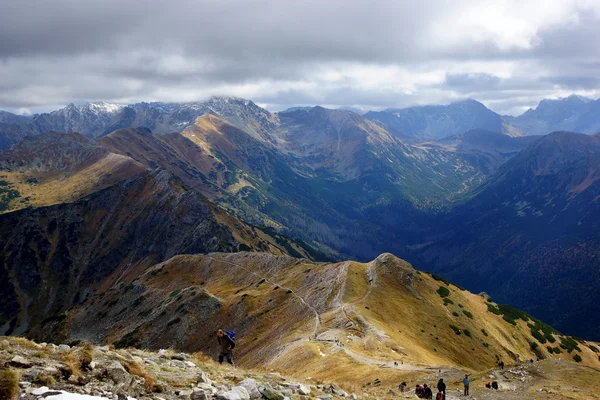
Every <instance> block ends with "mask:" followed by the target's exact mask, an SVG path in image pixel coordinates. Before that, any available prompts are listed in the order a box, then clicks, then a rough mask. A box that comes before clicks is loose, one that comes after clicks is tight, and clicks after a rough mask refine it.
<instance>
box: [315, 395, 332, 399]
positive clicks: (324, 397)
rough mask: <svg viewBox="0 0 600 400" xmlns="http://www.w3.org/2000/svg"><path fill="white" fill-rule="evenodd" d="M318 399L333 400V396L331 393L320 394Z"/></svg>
mask: <svg viewBox="0 0 600 400" xmlns="http://www.w3.org/2000/svg"><path fill="white" fill-rule="evenodd" d="M317 399H319V400H331V399H333V396H332V395H330V394H322V395H320V396H317Z"/></svg>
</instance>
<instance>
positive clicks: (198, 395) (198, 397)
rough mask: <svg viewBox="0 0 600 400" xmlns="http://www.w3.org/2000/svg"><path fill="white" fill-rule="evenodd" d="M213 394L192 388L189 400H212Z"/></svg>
mask: <svg viewBox="0 0 600 400" xmlns="http://www.w3.org/2000/svg"><path fill="white" fill-rule="evenodd" d="M212 395H213V393H211V392H207V391H205V390H204V389H201V388H194V389H193V392H192V395H191V396H190V398H191V400H209V399H212Z"/></svg>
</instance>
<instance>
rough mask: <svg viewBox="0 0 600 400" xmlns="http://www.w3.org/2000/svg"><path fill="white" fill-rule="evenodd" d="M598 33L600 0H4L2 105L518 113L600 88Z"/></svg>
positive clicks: (0, 9) (20, 108)
mask: <svg viewBox="0 0 600 400" xmlns="http://www.w3.org/2000/svg"><path fill="white" fill-rule="evenodd" d="M413 3H414V4H413ZM598 38H600V1H597V0H555V1H550V0H539V1H538V0H535V1H527V0H514V1H513V0H492V1H482V0H472V1H471V0H447V1H446V0H420V1H419V2H412V1H400V0H378V1H362V0H360V1H359V0H319V1H313V0H306V1H301V0H295V1H287V0H272V1H236V0H215V1H212V0H202V1H191V0H181V1H177V0H170V1H152V0H145V1H139V0H138V1H124V0H118V1H117V0H103V1H92V0H72V1H66V0H17V1H13V0H3V1H2V4H1V6H0V109H5V110H9V111H13V112H14V111H16V112H39V111H46V110H51V109H55V108H58V107H61V106H64V105H66V104H68V103H70V102H74V103H82V102H85V101H107V102H115V103H132V102H138V101H173V102H183V101H193V100H203V99H205V98H207V97H209V96H211V95H232V96H239V97H244V98H249V99H252V100H254V101H255V102H257V103H259V104H261V105H264V106H266V107H267V108H269V109H271V110H279V109H283V108H286V107H289V106H294V105H314V104H321V105H329V106H357V107H361V108H364V109H380V108H386V107H402V106H409V105H415V104H428V103H448V102H451V101H453V100H457V99H462V98H466V97H471V98H475V99H477V100H480V101H482V102H483V103H484V104H486V105H487V106H488V107H490V108H492V109H493V110H495V111H497V112H499V113H510V114H518V113H521V112H522V111H524V109H526V108H528V107H535V106H536V105H537V103H538V101H539V100H541V99H542V98H556V97H564V96H567V95H569V94H571V93H577V94H582V95H587V96H590V97H593V98H597V97H600V74H599V73H598V72H599V71H600V46H599V45H598Z"/></svg>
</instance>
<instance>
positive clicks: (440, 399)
mask: <svg viewBox="0 0 600 400" xmlns="http://www.w3.org/2000/svg"><path fill="white" fill-rule="evenodd" d="M435 400H446V396H445V395H444V393H442V392H438V394H437V395H436V396H435Z"/></svg>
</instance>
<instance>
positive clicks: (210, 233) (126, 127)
mask: <svg viewBox="0 0 600 400" xmlns="http://www.w3.org/2000/svg"><path fill="white" fill-rule="evenodd" d="M542 103H543V102H542ZM552 104H554V105H553V107H555V109H567V108H569V107H571V108H573V107H575V106H576V107H579V106H580V105H581V104H584V105H587V106H586V107H590V108H588V110H593V108H592V106H593V104H595V101H591V100H589V101H588V100H585V99H580V98H573V97H570V98H567V99H563V100H560V101H555V102H554V103H552ZM573 104H575V106H573ZM545 107H546V106H544V107H542V104H540V106H538V109H540V108H541V110H540V114H539V115H540V116H539V117H538V119H542V118H543V115H544V114H543V113H541V111H543V109H544V108H545ZM561 107H562V108H561ZM582 107H583V106H582ZM407 110H408V109H404V110H395V111H390V110H388V111H385V112H381V113H377V114H372V113H367V114H365V115H364V116H361V115H359V114H356V113H354V112H352V111H348V110H330V109H326V108H323V107H312V108H308V109H307V108H299V109H292V110H287V111H285V112H281V113H270V112H269V111H267V110H265V109H263V108H261V107H259V106H257V105H256V104H255V103H253V102H252V101H249V100H243V99H235V98H212V99H210V100H209V101H207V102H198V103H187V104H171V103H139V104H134V105H130V106H113V105H109V104H87V105H84V106H73V105H71V106H68V107H67V108H65V109H62V110H59V111H56V112H54V113H50V114H41V115H36V116H33V117H29V118H27V119H26V121H25V120H24V119H23V118H17V119H16V120H15V119H11V118H12V117H10V116H9V115H4V114H3V117H2V118H3V120H2V121H6V122H2V123H1V124H0V129H2V130H0V132H2V134H3V135H4V136H3V138H9V140H5V141H4V142H3V145H4V147H8V146H9V145H10V146H12V147H11V149H10V150H5V151H3V152H2V153H0V212H4V214H3V215H1V216H0V230H2V235H3V236H2V237H3V242H2V243H1V245H2V249H3V250H2V252H1V255H2V258H1V261H2V265H3V269H2V271H1V273H2V274H3V277H2V280H3V281H5V282H6V283H5V284H4V286H3V287H2V289H1V290H2V292H3V293H4V294H5V295H6V296H8V297H11V298H13V299H14V302H11V303H10V304H8V303H7V306H6V307H5V308H4V309H3V310H0V312H1V313H3V314H2V319H1V320H0V321H2V324H0V325H2V327H3V330H4V332H18V333H20V332H24V331H27V330H28V329H31V327H33V326H35V325H36V324H39V323H40V322H41V321H43V320H44V319H46V318H49V317H52V316H56V315H57V314H60V313H61V312H63V311H65V310H68V309H70V308H71V307H73V306H74V305H76V304H77V300H78V299H81V298H82V297H85V296H84V295H85V293H88V292H90V291H92V290H93V289H94V288H95V287H96V286H97V285H98V284H99V282H100V281H101V280H104V279H107V277H109V276H110V277H113V279H114V280H113V281H106V282H109V283H107V284H110V285H113V284H115V282H121V281H123V282H128V281H131V280H134V279H136V277H137V276H138V275H139V274H141V273H143V271H145V269H146V268H148V267H150V266H151V265H154V264H156V263H160V262H162V261H165V260H167V259H168V258H170V257H172V256H175V255H177V254H180V253H190V252H192V253H195V252H200V253H204V252H210V251H227V252H237V251H240V250H254V251H267V252H271V253H275V254H283V255H291V256H294V257H305V258H308V259H312V260H342V259H346V258H352V259H357V260H359V261H366V260H372V259H375V258H376V257H377V256H378V255H379V254H380V253H383V252H392V253H394V254H396V255H398V256H401V257H403V258H406V259H408V260H409V261H412V262H414V263H415V265H420V266H421V267H422V268H426V269H429V270H432V271H434V272H436V273H438V274H441V275H444V276H448V277H450V278H452V279H454V280H455V281H456V282H457V283H459V284H461V285H463V286H465V287H466V288H468V289H471V290H475V291H481V290H485V291H487V292H490V293H491V294H492V295H493V296H494V298H496V299H499V301H504V302H509V301H510V303H511V304H514V305H518V306H519V307H522V308H524V309H525V310H527V311H529V312H531V313H532V314H533V315H534V316H536V317H540V318H543V319H544V320H545V321H548V322H549V323H551V324H552V325H554V326H556V327H557V328H558V329H559V330H561V331H564V332H568V333H570V334H575V335H578V336H582V337H586V338H597V332H598V328H599V326H598V323H597V319H595V318H589V315H593V313H594V311H595V310H597V304H599V302H600V297H599V296H598V295H597V294H596V292H595V291H594V290H593V288H592V287H591V286H590V283H594V282H597V278H598V276H597V273H598V268H597V265H596V263H595V256H594V254H595V252H596V251H597V250H598V242H597V238H596V236H597V234H596V232H597V226H596V223H595V222H594V221H596V220H597V219H598V209H597V200H596V177H597V176H600V172H599V171H598V163H597V161H596V157H597V156H596V153H597V147H598V145H597V142H598V138H597V137H596V136H595V135H583V134H577V133H569V132H558V133H552V134H550V135H545V136H539V135H537V136H536V135H530V134H529V132H524V130H523V129H522V127H523V126H524V125H522V122H519V121H524V120H525V116H526V115H530V114H531V113H530V112H529V113H525V114H523V116H520V117H516V118H513V119H512V120H511V121H509V120H508V119H507V117H502V116H498V115H497V114H495V113H493V112H492V111H490V110H488V109H487V108H485V107H484V106H483V105H482V104H480V103H477V102H475V101H464V102H459V103H453V104H451V105H448V106H435V107H415V108H412V109H410V111H407ZM534 111H536V112H537V109H536V110H534ZM590 112H591V111H590ZM384 114H385V115H384ZM548 115H554V114H553V113H552V112H550V113H549V114H548ZM569 115H570V114H569ZM577 115H580V117H577V118H575V119H576V120H578V121H579V122H577V124H579V125H578V126H584V125H585V124H587V125H585V126H587V127H588V128H586V129H588V131H586V132H589V131H590V130H593V126H594V125H593V121H592V120H591V119H589V118H588V117H589V115H591V114H589V113H587V112H586V113H581V114H577ZM375 116H377V118H375ZM384 117H385V118H384ZM388 117H389V118H388ZM584 117H585V118H584ZM386 118H388V119H386ZM528 118H529V117H528ZM562 120H564V118H563V119H562ZM556 123H557V122H556V121H555V122H552V123H550V122H549V123H548V124H547V125H545V126H547V127H548V129H550V127H551V126H553V125H552V124H556ZM409 128H410V129H409ZM544 129H546V128H544ZM55 130H58V131H67V132H68V131H72V130H78V131H79V132H80V133H81V134H78V133H56V132H53V133H44V132H46V131H55ZM15 132H17V133H16V134H13V133H15ZM444 132H445V133H444ZM544 133H546V132H544ZM525 134H526V135H525ZM24 137H27V138H26V139H23V138H24ZM53 221H54V222H53ZM14 227H19V229H14ZM52 227H53V228H52ZM172 235H174V239H173V240H172V241H171V240H169V239H167V238H169V237H171V236H172ZM118 238H120V239H118ZM19 260H27V261H19ZM531 281H534V282H535V285H533V286H532V285H531V283H530V282H531ZM63 285H64V286H66V287H69V288H70V289H69V290H68V291H62V289H61V288H63ZM531 287H535V292H531V291H530V289H531ZM42 298H50V299H53V298H55V299H56V301H54V300H53V301H50V302H49V305H48V307H47V309H45V310H39V309H37V308H36V306H35V304H37V303H35V302H34V303H32V300H31V299H38V301H39V299H42ZM11 310H12V311H11ZM15 310H17V311H18V312H17V314H18V315H17V314H15Z"/></svg>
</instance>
